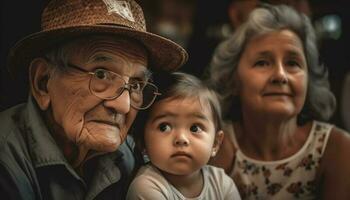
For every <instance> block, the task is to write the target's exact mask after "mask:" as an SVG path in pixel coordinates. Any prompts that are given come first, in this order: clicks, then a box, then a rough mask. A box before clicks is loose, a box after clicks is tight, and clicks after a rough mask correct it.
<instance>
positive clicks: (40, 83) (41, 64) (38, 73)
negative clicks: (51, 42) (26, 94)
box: [29, 58, 51, 110]
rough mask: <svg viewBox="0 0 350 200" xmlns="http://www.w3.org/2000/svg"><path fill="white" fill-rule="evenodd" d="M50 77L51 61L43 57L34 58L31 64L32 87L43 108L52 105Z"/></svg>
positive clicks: (37, 100) (30, 78)
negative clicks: (49, 88) (49, 86)
mask: <svg viewBox="0 0 350 200" xmlns="http://www.w3.org/2000/svg"><path fill="white" fill-rule="evenodd" d="M49 79H50V67H49V63H48V62H47V61H46V60H45V59H43V58H35V59H34V60H32V62H31V63H30V66H29V81H30V89H31V92H32V95H33V96H34V98H35V100H36V102H37V103H38V105H39V107H40V109H41V110H46V109H48V107H49V105H50V100H51V99H50V95H49V92H48V82H49Z"/></svg>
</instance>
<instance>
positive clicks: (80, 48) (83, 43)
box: [66, 35, 148, 66]
mask: <svg viewBox="0 0 350 200" xmlns="http://www.w3.org/2000/svg"><path fill="white" fill-rule="evenodd" d="M66 46H67V47H68V49H71V52H70V55H71V56H72V57H74V58H76V59H77V58H80V59H81V61H82V62H84V63H88V62H91V61H95V60H101V59H107V60H108V59H109V58H110V59H111V58H113V57H115V56H119V57H126V58H128V59H129V60H131V61H133V62H136V63H140V64H143V65H144V66H147V63H148V53H147V50H146V48H145V47H144V46H143V45H142V44H141V43H139V42H137V41H136V40H133V39H131V38H127V37H115V36H114V37H112V36H103V35H101V36H88V37H83V38H79V39H76V40H74V41H71V42H69V43H67V44H66Z"/></svg>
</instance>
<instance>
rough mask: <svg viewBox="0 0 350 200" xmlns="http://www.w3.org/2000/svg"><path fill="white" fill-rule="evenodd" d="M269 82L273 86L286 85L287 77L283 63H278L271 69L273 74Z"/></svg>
mask: <svg viewBox="0 0 350 200" xmlns="http://www.w3.org/2000/svg"><path fill="white" fill-rule="evenodd" d="M270 82H271V83H273V84H287V83H288V76H287V72H286V70H285V68H284V65H283V63H278V64H277V65H276V66H275V67H274V68H273V73H272V75H271V79H270Z"/></svg>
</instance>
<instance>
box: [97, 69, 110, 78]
mask: <svg viewBox="0 0 350 200" xmlns="http://www.w3.org/2000/svg"><path fill="white" fill-rule="evenodd" d="M95 77H96V78H97V79H101V80H106V79H109V78H110V75H109V72H108V71H106V70H104V69H97V70H95Z"/></svg>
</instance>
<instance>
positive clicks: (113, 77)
mask: <svg viewBox="0 0 350 200" xmlns="http://www.w3.org/2000/svg"><path fill="white" fill-rule="evenodd" d="M68 67H70V68H73V69H76V70H79V71H80V72H84V73H87V74H89V75H90V76H91V78H90V82H89V89H90V92H91V93H92V94H93V95H95V96H96V97H99V98H101V99H107V100H108V99H115V98H118V97H119V96H120V95H121V94H122V93H123V92H124V90H128V91H129V95H130V104H131V106H132V107H133V108H135V109H138V110H144V109H147V108H149V107H150V106H151V105H152V103H153V102H154V100H155V99H156V97H157V96H158V95H161V93H159V92H158V88H157V86H155V85H154V84H152V83H150V82H148V81H140V80H135V79H130V82H129V83H127V82H126V81H125V80H124V79H123V77H121V76H120V75H119V74H117V73H114V72H112V71H109V70H105V69H96V70H95V71H93V72H90V71H86V70H84V69H82V68H80V67H78V66H75V65H73V64H68Z"/></svg>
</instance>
